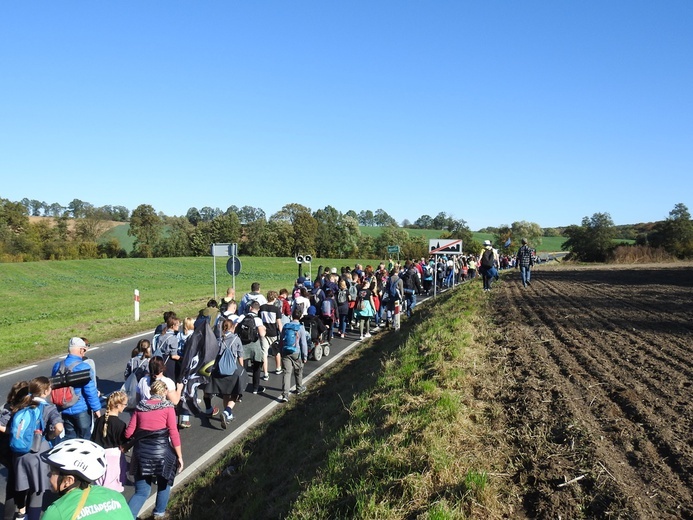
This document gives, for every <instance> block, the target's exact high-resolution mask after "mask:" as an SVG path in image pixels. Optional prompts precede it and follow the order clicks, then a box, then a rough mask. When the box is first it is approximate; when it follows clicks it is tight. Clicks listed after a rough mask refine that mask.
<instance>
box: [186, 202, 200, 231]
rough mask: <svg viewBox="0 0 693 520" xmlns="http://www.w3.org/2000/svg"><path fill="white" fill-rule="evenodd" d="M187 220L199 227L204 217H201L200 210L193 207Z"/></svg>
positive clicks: (187, 214)
mask: <svg viewBox="0 0 693 520" xmlns="http://www.w3.org/2000/svg"><path fill="white" fill-rule="evenodd" d="M185 218H186V219H188V222H190V223H191V224H192V225H193V226H197V224H198V223H199V222H200V221H201V220H202V215H200V210H198V209H197V208H196V207H194V206H193V207H192V208H190V209H189V210H188V212H187V213H186V214H185Z"/></svg>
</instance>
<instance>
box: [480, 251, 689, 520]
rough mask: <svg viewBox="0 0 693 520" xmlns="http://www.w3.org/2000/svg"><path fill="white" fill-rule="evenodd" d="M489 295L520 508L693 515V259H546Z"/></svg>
mask: <svg viewBox="0 0 693 520" xmlns="http://www.w3.org/2000/svg"><path fill="white" fill-rule="evenodd" d="M491 294H492V295H493V301H494V303H495V304H496V310H497V322H498V324H499V326H500V327H501V338H502V339H501V340H500V345H499V346H500V347H502V350H501V352H504V355H503V356H504V360H505V368H506V374H505V375H506V378H507V383H508V384H507V385H506V389H505V390H504V391H503V394H504V396H503V397H504V404H505V407H506V416H507V418H508V422H509V424H508V426H509V428H508V431H509V433H510V438H511V443H512V446H513V448H512V450H513V453H512V456H511V461H512V462H511V466H512V469H511V476H512V478H513V481H514V484H515V485H516V486H517V487H516V489H517V494H518V496H519V499H520V503H521V506H520V509H521V510H522V511H523V512H524V515H525V516H527V517H531V518H555V519H558V518H562V519H573V518H629V519H630V518H633V519H652V518H693V429H692V426H693V424H692V423H693V401H692V400H691V390H692V388H691V382H692V381H693V352H692V351H693V267H691V266H690V265H684V266H674V265H672V266H670V267H669V266H667V267H663V266H644V267H641V268H636V269H634V268H630V267H628V268H623V267H620V268H609V267H606V268H605V267H602V268H577V267H576V268H560V269H556V270H549V269H547V268H545V267H542V268H541V269H540V270H537V271H535V272H534V273H533V280H532V285H531V287H527V288H526V289H524V288H523V287H522V284H521V283H520V282H519V274H517V273H513V274H511V275H510V276H509V277H506V278H505V281H503V282H499V283H498V284H497V287H496V288H494V290H493V291H492V293H491ZM517 513H518V516H522V514H521V512H520V511H518V512H517Z"/></svg>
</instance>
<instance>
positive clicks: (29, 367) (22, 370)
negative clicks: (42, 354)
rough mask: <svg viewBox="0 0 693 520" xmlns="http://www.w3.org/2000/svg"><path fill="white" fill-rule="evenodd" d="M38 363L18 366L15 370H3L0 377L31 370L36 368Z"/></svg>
mask: <svg viewBox="0 0 693 520" xmlns="http://www.w3.org/2000/svg"><path fill="white" fill-rule="evenodd" d="M37 366H38V365H29V366H28V367H22V368H18V369H16V370H12V371H11V372H5V373H4V374H0V377H5V376H11V375H14V374H18V373H19V372H24V371H25V370H31V369H32V368H36V367H37Z"/></svg>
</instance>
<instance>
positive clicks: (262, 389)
mask: <svg viewBox="0 0 693 520" xmlns="http://www.w3.org/2000/svg"><path fill="white" fill-rule="evenodd" d="M264 391H265V387H264V386H258V387H257V388H253V393H254V394H261V393H263V392H264Z"/></svg>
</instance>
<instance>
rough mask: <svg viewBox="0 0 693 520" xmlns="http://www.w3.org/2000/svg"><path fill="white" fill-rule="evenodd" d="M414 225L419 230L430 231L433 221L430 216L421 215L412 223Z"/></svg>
mask: <svg viewBox="0 0 693 520" xmlns="http://www.w3.org/2000/svg"><path fill="white" fill-rule="evenodd" d="M414 225H415V226H416V227H418V228H420V229H432V228H433V219H432V218H431V216H430V215H421V216H420V217H419V218H417V219H416V220H415V221H414Z"/></svg>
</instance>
